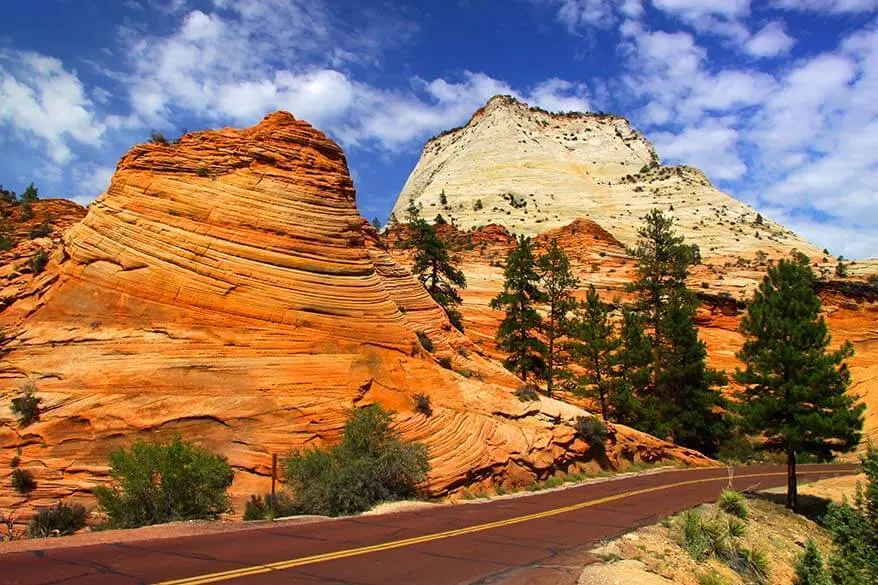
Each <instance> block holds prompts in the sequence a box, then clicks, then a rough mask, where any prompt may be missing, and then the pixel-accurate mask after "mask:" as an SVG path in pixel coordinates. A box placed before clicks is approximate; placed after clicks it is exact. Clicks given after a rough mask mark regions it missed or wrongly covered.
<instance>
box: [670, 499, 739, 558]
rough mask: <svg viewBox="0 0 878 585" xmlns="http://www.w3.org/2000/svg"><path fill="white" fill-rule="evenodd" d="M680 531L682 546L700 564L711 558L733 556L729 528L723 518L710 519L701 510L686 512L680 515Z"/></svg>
mask: <svg viewBox="0 0 878 585" xmlns="http://www.w3.org/2000/svg"><path fill="white" fill-rule="evenodd" d="M679 531H680V540H681V542H680V544H681V545H682V547H683V548H684V549H686V552H688V553H689V556H691V557H692V558H693V559H695V560H696V561H698V562H701V561H703V560H705V559H707V558H709V557H711V556H716V557H718V558H728V557H729V556H730V555H731V552H732V543H731V536H730V534H729V526H728V523H727V522H723V521H722V519H721V518H718V517H710V518H708V517H705V516H704V515H703V514H702V513H701V512H700V511H699V510H686V511H685V512H683V513H682V514H681V515H680V525H679Z"/></svg>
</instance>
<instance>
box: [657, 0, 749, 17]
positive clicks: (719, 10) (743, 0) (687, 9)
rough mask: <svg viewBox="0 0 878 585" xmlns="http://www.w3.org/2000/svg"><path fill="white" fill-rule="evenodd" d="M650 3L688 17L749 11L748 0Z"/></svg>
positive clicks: (673, 0)
mask: <svg viewBox="0 0 878 585" xmlns="http://www.w3.org/2000/svg"><path fill="white" fill-rule="evenodd" d="M652 4H653V6H655V7H656V8H658V9H659V10H663V11H665V12H668V13H671V14H676V15H679V16H685V17H690V18H697V17H700V16H705V15H709V14H710V15H720V16H724V17H726V18H733V17H738V16H743V15H745V14H747V13H748V12H749V11H750V0H710V2H705V1H704V0H652Z"/></svg>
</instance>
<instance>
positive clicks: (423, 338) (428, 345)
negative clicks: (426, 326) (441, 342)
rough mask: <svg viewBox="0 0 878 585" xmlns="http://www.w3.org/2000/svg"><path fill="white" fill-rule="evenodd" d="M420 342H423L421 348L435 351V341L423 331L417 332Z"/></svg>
mask: <svg viewBox="0 0 878 585" xmlns="http://www.w3.org/2000/svg"><path fill="white" fill-rule="evenodd" d="M417 336H418V341H420V342H421V347H423V348H424V349H425V350H427V351H433V340H432V339H430V337H429V336H428V335H427V334H426V333H424V332H423V331H418V332H417Z"/></svg>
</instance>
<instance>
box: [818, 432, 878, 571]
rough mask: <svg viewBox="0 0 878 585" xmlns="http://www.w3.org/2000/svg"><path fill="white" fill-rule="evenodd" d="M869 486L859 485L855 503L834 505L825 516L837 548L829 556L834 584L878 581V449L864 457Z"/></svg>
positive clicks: (864, 467)
mask: <svg viewBox="0 0 878 585" xmlns="http://www.w3.org/2000/svg"><path fill="white" fill-rule="evenodd" d="M862 467H863V472H864V473H865V474H866V480H867V483H866V486H865V487H863V486H857V492H856V495H855V497H854V502H853V505H851V504H849V503H847V502H845V503H843V504H841V505H836V504H830V505H829V510H828V512H827V514H826V517H825V518H824V523H825V524H826V527H827V529H828V530H829V531H830V532H831V533H832V541H833V543H834V544H835V551H834V552H833V553H832V554H831V555H830V557H829V568H830V572H831V574H832V580H833V583H836V584H839V585H849V584H850V585H863V584H865V583H878V449H876V448H875V447H873V446H872V445H869V447H868V449H867V451H866V455H865V456H864V457H863V458H862Z"/></svg>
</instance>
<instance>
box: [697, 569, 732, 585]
mask: <svg viewBox="0 0 878 585" xmlns="http://www.w3.org/2000/svg"><path fill="white" fill-rule="evenodd" d="M696 578H697V579H698V585H726V580H725V579H723V576H722V575H720V574H719V573H717V572H716V571H715V570H710V571H709V572H707V573H699V574H698V576H697V577H696Z"/></svg>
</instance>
